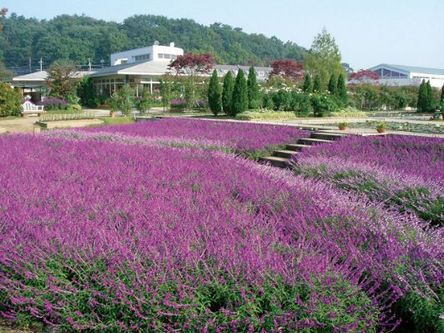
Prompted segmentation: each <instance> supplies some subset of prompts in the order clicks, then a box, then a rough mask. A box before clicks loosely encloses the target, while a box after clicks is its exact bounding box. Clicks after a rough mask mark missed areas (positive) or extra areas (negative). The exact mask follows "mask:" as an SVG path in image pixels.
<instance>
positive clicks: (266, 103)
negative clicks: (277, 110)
mask: <svg viewBox="0 0 444 333" xmlns="http://www.w3.org/2000/svg"><path fill="white" fill-rule="evenodd" d="M262 107H263V108H264V109H267V110H274V103H273V98H272V94H264V95H263V96H262Z"/></svg>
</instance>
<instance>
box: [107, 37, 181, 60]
mask: <svg viewBox="0 0 444 333" xmlns="http://www.w3.org/2000/svg"><path fill="white" fill-rule="evenodd" d="M180 55H183V49H181V48H179V47H176V46H175V45H174V43H170V45H169V46H163V45H159V42H154V45H152V46H148V47H142V48H139V49H133V50H127V51H122V52H117V53H113V54H111V57H110V58H111V66H116V65H123V64H132V63H135V62H142V61H144V62H146V61H161V62H167V63H169V62H170V61H171V60H174V59H176V58H177V56H180Z"/></svg>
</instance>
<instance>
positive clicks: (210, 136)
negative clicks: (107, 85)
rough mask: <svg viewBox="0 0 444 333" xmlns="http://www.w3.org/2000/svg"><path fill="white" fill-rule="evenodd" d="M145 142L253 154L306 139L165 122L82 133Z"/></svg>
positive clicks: (268, 128) (284, 131)
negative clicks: (206, 145)
mask: <svg viewBox="0 0 444 333" xmlns="http://www.w3.org/2000/svg"><path fill="white" fill-rule="evenodd" d="M86 130H87V131H97V132H110V133H120V134H124V135H132V136H140V137H148V138H153V137H157V138H162V137H169V138H173V137H175V138H177V139H185V140H187V139H193V140H210V141H214V142H221V143H222V144H223V145H224V146H226V147H230V148H232V149H233V150H235V151H237V152H245V151H255V150H261V149H266V148H268V147H271V146H278V145H283V144H286V143H292V142H296V141H297V140H298V139H299V138H302V137H306V136H308V135H309V132H308V131H303V130H300V129H297V128H295V127H291V126H277V125H266V124H251V123H250V124H248V123H241V122H227V121H209V120H200V119H179V118H168V119H160V120H155V121H147V122H140V123H136V124H130V125H115V126H106V127H96V128H91V129H86Z"/></svg>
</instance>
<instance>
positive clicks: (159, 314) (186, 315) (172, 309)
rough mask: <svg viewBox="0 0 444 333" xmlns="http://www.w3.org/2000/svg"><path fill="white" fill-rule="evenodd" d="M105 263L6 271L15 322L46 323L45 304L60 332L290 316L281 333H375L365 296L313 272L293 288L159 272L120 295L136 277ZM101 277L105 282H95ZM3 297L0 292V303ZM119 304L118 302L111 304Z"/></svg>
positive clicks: (107, 332) (243, 328)
mask: <svg viewBox="0 0 444 333" xmlns="http://www.w3.org/2000/svg"><path fill="white" fill-rule="evenodd" d="M122 265H124V263H123V264H122ZM108 266H109V263H108V260H107V259H106V258H103V259H100V258H98V259H96V260H95V262H93V263H92V264H91V263H89V262H88V264H86V263H85V261H83V260H76V259H71V258H66V257H64V256H61V255H57V254H54V255H53V256H52V258H47V260H46V262H45V270H43V269H41V268H39V267H38V266H36V267H32V269H29V270H30V271H32V272H34V274H28V275H26V276H25V275H24V274H17V273H16V272H8V273H9V274H14V275H15V278H16V279H17V280H19V283H20V284H21V286H22V288H24V289H25V288H26V290H28V292H27V297H28V298H29V299H32V307H31V306H29V303H26V302H25V303H24V304H15V305H14V310H15V312H16V313H17V319H18V320H17V324H19V325H26V324H27V323H30V322H32V320H33V317H34V316H33V314H34V315H35V313H36V312H37V313H42V314H47V313H48V312H49V315H46V316H45V319H48V318H51V311H48V305H53V306H54V307H55V306H57V311H54V313H56V314H57V317H56V319H55V320H54V321H55V322H56V323H57V325H58V326H57V327H58V329H59V330H60V331H62V332H77V331H79V329H78V328H80V327H82V326H83V325H84V326H85V327H88V328H89V327H91V326H88V325H91V323H93V324H96V326H95V327H94V329H86V330H87V331H100V332H104V333H113V332H122V331H128V328H130V327H133V325H134V324H137V329H136V330H137V331H138V332H165V331H171V328H176V327H180V328H184V327H186V330H185V332H204V331H208V332H218V331H219V330H218V329H217V327H219V328H221V327H224V328H226V329H223V330H220V331H221V332H222V331H223V332H225V331H227V332H228V331H232V328H233V327H235V331H236V332H273V331H276V324H277V323H276V321H277V320H280V319H286V318H287V317H288V316H289V314H291V317H290V318H289V320H282V322H283V323H284V325H285V326H284V327H282V329H284V330H283V332H287V331H288V332H290V331H293V330H292V327H291V325H294V324H295V323H301V324H303V323H311V324H310V328H307V329H303V330H301V332H306V333H314V332H320V333H322V332H324V333H327V332H333V331H335V330H336V331H337V329H338V328H341V329H346V328H349V327H352V328H353V330H351V331H350V330H348V329H347V331H350V332H366V333H375V332H376V329H377V325H378V317H379V315H380V312H379V310H378V309H377V307H375V306H374V305H373V304H372V301H371V299H370V298H369V297H368V296H367V295H366V294H365V292H364V291H362V290H361V289H360V288H359V287H358V286H357V285H355V284H353V283H351V282H349V281H348V280H347V279H346V278H344V277H342V276H340V274H337V273H317V274H313V276H310V277H309V278H307V280H301V281H296V282H292V283H290V282H287V281H285V280H284V279H283V278H281V277H280V276H274V275H272V274H268V275H266V276H264V279H263V281H262V282H260V283H247V282H245V279H243V278H242V277H239V276H233V275H232V274H227V273H225V272H223V271H222V270H219V271H217V270H216V269H214V271H215V272H214V273H213V274H211V275H209V274H208V273H205V272H203V270H202V269H200V268H199V267H192V268H189V272H186V273H189V274H186V276H188V275H193V276H194V278H193V279H184V278H181V277H180V276H179V277H176V278H175V279H171V278H170V277H169V276H168V275H166V276H165V277H163V278H162V279H160V278H157V279H156V278H155V279H152V281H151V285H150V287H149V288H146V289H141V288H138V289H136V290H134V295H133V294H129V293H128V295H127V294H124V295H122V292H121V290H122V289H123V288H125V290H132V283H133V282H132V281H133V280H135V279H136V278H137V273H136V272H132V271H131V270H125V269H124V268H121V269H118V270H113V271H112V272H111V271H110V269H109V267H108ZM184 275H185V274H184ZM48 280H51V281H52V280H54V281H56V283H57V284H56V285H55V286H54V288H58V289H59V290H61V291H65V290H68V291H66V292H59V293H48V292H47V289H48ZM102 280H109V281H111V282H112V283H108V284H103V283H99V282H100V281H102ZM85 285H87V286H88V287H89V288H84V286H85ZM117 286H118V287H117ZM9 298H10V296H9V295H8V294H6V293H0V300H1V301H2V302H3V303H7V302H8V300H9ZM25 299H26V297H25ZM120 299H122V300H123V301H116V300H120ZM142 302H143V303H142ZM9 304H11V303H10V302H9ZM60 304H62V305H63V306H58V305H60ZM140 304H143V305H144V306H140ZM11 306H12V304H11ZM350 309H353V311H351V310H350ZM171 314H172V315H171ZM141 318H143V320H142V319H141ZM233 323H235V326H233ZM285 323H286V324H285ZM122 326H123V327H126V328H127V329H126V330H124V329H122ZM293 328H294V327H293ZM341 331H342V330H341Z"/></svg>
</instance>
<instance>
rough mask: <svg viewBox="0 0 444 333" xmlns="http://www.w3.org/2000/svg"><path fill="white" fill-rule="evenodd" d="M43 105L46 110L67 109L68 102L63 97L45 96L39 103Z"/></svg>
mask: <svg viewBox="0 0 444 333" xmlns="http://www.w3.org/2000/svg"><path fill="white" fill-rule="evenodd" d="M38 104H39V105H43V106H44V107H45V109H46V110H55V109H66V107H67V106H68V103H67V102H66V101H65V100H64V99H63V98H58V97H50V96H49V97H45V99H44V100H43V101H41V102H40V103H38Z"/></svg>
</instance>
